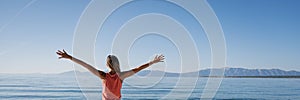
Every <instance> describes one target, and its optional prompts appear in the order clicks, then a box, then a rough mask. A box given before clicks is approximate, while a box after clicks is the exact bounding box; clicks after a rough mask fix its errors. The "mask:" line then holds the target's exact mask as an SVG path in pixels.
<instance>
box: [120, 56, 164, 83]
mask: <svg viewBox="0 0 300 100" xmlns="http://www.w3.org/2000/svg"><path fill="white" fill-rule="evenodd" d="M164 59H165V56H163V55H156V56H155V58H154V59H153V60H152V61H150V62H149V63H146V64H143V65H141V66H139V67H137V68H134V69H132V70H129V71H124V72H121V76H120V78H121V79H122V80H124V79H125V78H127V77H130V76H132V75H134V74H135V73H137V72H139V71H141V70H143V69H145V68H147V67H149V66H151V65H152V64H155V63H158V62H163V60H164Z"/></svg>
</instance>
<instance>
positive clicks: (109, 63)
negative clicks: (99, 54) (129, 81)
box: [106, 55, 121, 73]
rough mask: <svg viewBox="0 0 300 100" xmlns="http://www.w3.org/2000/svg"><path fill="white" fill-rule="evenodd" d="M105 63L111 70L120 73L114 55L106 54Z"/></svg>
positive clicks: (117, 61)
mask: <svg viewBox="0 0 300 100" xmlns="http://www.w3.org/2000/svg"><path fill="white" fill-rule="evenodd" d="M106 65H107V66H108V67H109V68H110V69H111V70H113V71H115V72H117V73H120V72H121V71H120V63H119V60H118V58H117V57H116V56H114V55H108V56H107V58H106Z"/></svg>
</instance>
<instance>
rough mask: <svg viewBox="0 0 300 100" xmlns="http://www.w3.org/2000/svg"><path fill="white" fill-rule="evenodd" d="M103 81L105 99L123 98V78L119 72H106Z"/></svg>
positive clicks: (103, 96)
mask: <svg viewBox="0 0 300 100" xmlns="http://www.w3.org/2000/svg"><path fill="white" fill-rule="evenodd" d="M105 76H106V77H105V79H103V83H102V88H103V91H102V99H103V100H118V99H120V98H121V88H122V80H121V79H120V78H119V76H118V75H117V73H115V74H113V75H112V74H110V73H106V75H105Z"/></svg>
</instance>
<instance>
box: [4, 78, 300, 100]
mask: <svg viewBox="0 0 300 100" xmlns="http://www.w3.org/2000/svg"><path fill="white" fill-rule="evenodd" d="M181 78H183V79H184V80H185V81H184V82H181V83H179V82H178V81H179V79H178V78H177V77H164V78H149V77H139V78H131V79H128V80H125V82H124V84H123V88H122V99H159V98H162V97H164V96H166V95H168V94H172V95H171V97H168V98H169V99H185V96H186V95H189V97H188V98H189V99H199V98H200V95H201V93H202V92H203V89H204V87H205V83H206V80H207V78H199V79H198V81H197V82H196V84H193V83H192V82H190V81H193V80H194V79H195V78H188V77H181ZM186 80H190V81H186ZM78 81H79V83H78ZM299 83H300V79H296V78H288V79H285V78H224V79H223V81H222V84H221V86H220V87H219V90H218V92H217V94H216V95H215V97H214V99H247V100H252V99H254V100H255V99H271V100H276V99H279V100H287V99H291V100H300V85H299ZM194 85H195V87H194ZM101 88H102V87H101V81H100V80H98V79H97V78H96V77H93V76H91V77H82V78H79V79H78V80H76V78H75V76H60V75H40V74H36V75H34V74H32V75H4V74H1V75H0V99H13V100H15V99H31V100H33V99H39V100H40V99H64V100H65V99H70V100H77V99H79V100H81V99H87V98H89V99H98V98H101V90H102V89H101ZM189 89H193V90H192V92H191V93H190V92H188V91H189Z"/></svg>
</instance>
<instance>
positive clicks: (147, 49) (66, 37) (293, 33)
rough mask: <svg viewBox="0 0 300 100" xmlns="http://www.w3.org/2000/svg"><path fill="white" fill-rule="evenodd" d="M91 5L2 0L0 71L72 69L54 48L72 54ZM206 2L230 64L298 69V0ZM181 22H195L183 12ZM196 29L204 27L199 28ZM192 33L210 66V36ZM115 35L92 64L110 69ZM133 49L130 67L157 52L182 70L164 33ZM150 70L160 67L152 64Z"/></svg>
mask: <svg viewBox="0 0 300 100" xmlns="http://www.w3.org/2000/svg"><path fill="white" fill-rule="evenodd" d="M88 3H89V1H88V0H72V1H70V0H35V1H34V0H0V13H1V17H0V45H1V46H0V61H1V63H0V68H1V70H0V73H59V72H64V71H69V70H72V69H73V67H72V63H71V62H69V61H65V60H62V61H61V60H58V59H57V56H56V54H55V51H56V50H58V49H63V48H64V49H66V50H67V51H69V52H70V53H72V42H73V36H74V30H75V28H76V24H77V22H78V20H79V18H80V15H81V13H82V12H83V10H84V8H85V7H86V6H87V5H88ZM208 3H209V4H210V5H211V7H212V8H213V10H214V11H215V13H216V15H217V17H218V19H219V21H220V24H221V25H222V28H223V31H224V35H225V39H226V45H227V65H228V66H229V67H244V68H266V69H270V68H279V69H284V70H298V71H300V67H299V66H300V63H299V62H300V61H299V59H300V53H299V51H300V45H299V43H300V40H299V37H300V33H299V26H300V20H299V18H300V12H299V9H300V7H299V4H300V1H298V0H272V2H270V1H269V0H208ZM26 5H27V6H26ZM24 7H25V8H24ZM159 9H160V8H157V10H159ZM99 12H101V10H99ZM136 12H138V11H136ZM124 13H125V14H126V13H127V14H132V13H133V12H130V11H128V12H124ZM178 13H179V12H178V11H173V12H170V14H178ZM179 14H181V13H179ZM183 15H184V14H183ZM174 16H175V17H176V15H174ZM180 21H182V22H190V21H192V20H191V19H188V17H184V16H183V18H182V19H180ZM112 23H113V22H112ZM187 25H194V24H192V23H191V24H189V23H187ZM108 26H109V25H108ZM111 28H112V29H113V28H114V27H111ZM139 28H141V27H139ZM197 30H198V31H202V29H201V28H199V29H197ZM191 35H192V36H193V39H194V40H195V42H196V45H197V48H198V50H199V54H200V55H201V56H200V60H201V68H207V67H208V66H209V65H210V48H209V44H208V41H207V38H206V36H205V34H204V33H200V34H194V33H192V34H191ZM113 36H114V35H113V34H110V33H105V34H103V35H102V34H100V35H98V37H97V42H96V44H95V46H96V50H95V51H96V52H95V54H96V55H95V58H96V64H92V65H95V66H97V68H99V69H102V70H106V67H105V62H104V61H105V60H104V59H105V58H106V56H107V55H108V54H109V53H110V51H109V44H111V42H110V41H111V40H105V39H108V38H107V37H113ZM153 40H155V41H153ZM153 44H156V45H155V46H154V45H153ZM102 47H103V48H102ZM107 48H108V49H107ZM131 50H132V51H130V52H129V59H130V60H129V62H130V64H131V65H132V66H131V67H130V68H132V67H134V66H137V65H139V64H142V63H145V62H147V61H148V60H149V59H150V58H151V56H153V54H155V53H163V54H165V55H166V58H167V59H166V62H167V66H166V65H164V66H165V67H166V68H167V69H168V70H167V71H171V72H177V71H178V69H180V66H176V65H179V64H180V63H179V62H180V58H179V54H178V51H177V49H176V47H175V46H174V44H172V42H170V41H169V40H168V39H166V38H163V37H161V36H158V35H153V34H152V35H147V36H144V37H141V38H139V39H138V40H136V42H135V43H134V45H133V46H132V48H131ZM75 56H76V55H75ZM83 60H84V59H83ZM120 60H122V59H120ZM184 68H187V69H188V68H189V67H188V66H184ZM124 69H126V68H124ZM150 69H156V68H155V66H153V67H151V68H150ZM158 69H159V68H158Z"/></svg>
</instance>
